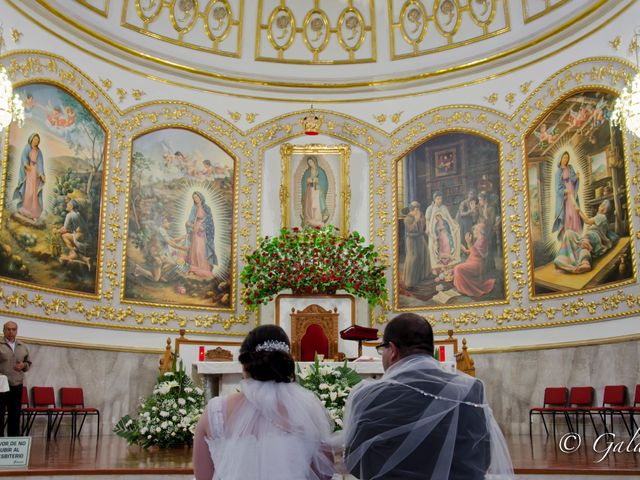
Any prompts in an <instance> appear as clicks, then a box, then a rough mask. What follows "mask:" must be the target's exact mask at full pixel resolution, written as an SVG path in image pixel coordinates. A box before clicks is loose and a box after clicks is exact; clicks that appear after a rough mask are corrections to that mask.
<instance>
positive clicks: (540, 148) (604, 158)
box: [525, 90, 634, 295]
mask: <svg viewBox="0 0 640 480" xmlns="http://www.w3.org/2000/svg"><path fill="white" fill-rule="evenodd" d="M614 102H615V96H614V95H613V94H611V93H609V92H604V91H597V90H587V91H582V92H579V93H576V94H574V95H571V96H569V97H567V98H565V99H563V100H562V101H560V102H559V103H558V104H557V105H556V106H554V107H553V108H551V109H550V111H548V112H547V113H546V114H545V116H544V117H543V118H541V120H540V121H539V122H538V124H537V125H536V126H534V128H533V129H532V130H531V131H530V132H529V133H528V135H527V136H526V140H525V141H526V158H527V168H526V172H527V175H528V176H529V181H528V182H527V184H528V188H529V202H528V205H529V235H530V240H531V241H530V242H529V243H530V245H531V252H530V255H531V261H530V262H529V265H530V266H531V277H532V279H533V282H532V284H531V286H530V288H531V293H532V294H533V295H554V294H561V293H569V292H584V291H586V290H589V289H593V288H599V287H603V286H608V285H610V286H613V285H618V284H619V283H620V282H626V281H630V280H631V279H632V278H633V276H634V273H633V265H632V264H633V262H632V259H631V248H632V246H631V241H630V236H631V234H630V225H629V213H628V212H629V207H628V194H627V188H626V167H625V161H624V145H623V139H622V135H621V132H620V130H619V129H618V128H616V127H614V126H613V125H611V123H610V120H609V117H610V112H611V111H612V109H613V103H614ZM550 126H552V127H550Z"/></svg>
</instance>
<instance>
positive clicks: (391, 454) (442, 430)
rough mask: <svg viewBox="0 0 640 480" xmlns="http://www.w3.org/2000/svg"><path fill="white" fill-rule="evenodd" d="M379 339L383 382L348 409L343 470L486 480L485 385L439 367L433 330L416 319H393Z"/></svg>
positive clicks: (368, 385) (368, 387)
mask: <svg viewBox="0 0 640 480" xmlns="http://www.w3.org/2000/svg"><path fill="white" fill-rule="evenodd" d="M383 340H384V341H383V342H382V343H381V344H380V345H378V347H377V349H378V352H379V353H380V354H381V355H382V365H383V367H384V370H385V374H384V376H383V377H382V379H380V380H378V381H371V382H361V383H362V384H363V386H362V387H361V386H360V385H358V386H357V387H356V388H355V389H354V390H353V391H352V393H351V395H350V397H349V400H348V402H347V410H346V416H345V419H346V422H347V423H346V425H345V435H346V451H345V463H346V466H347V468H348V470H349V471H350V472H351V474H353V475H354V476H355V477H357V478H359V479H374V478H384V479H385V480H391V479H396V480H400V479H402V480H409V479H438V480H444V479H448V478H454V479H456V480H475V479H484V478H485V474H486V473H487V470H488V469H489V464H490V463H491V458H490V457H491V453H490V447H491V441H492V440H496V438H491V437H492V435H493V432H494V430H493V428H494V427H495V428H498V427H497V425H496V424H495V420H493V417H492V415H491V414H490V411H489V412H488V413H487V410H489V409H488V406H487V405H486V404H485V403H484V399H483V397H484V392H483V390H484V388H483V385H482V383H481V382H480V381H479V380H475V379H473V378H472V377H469V376H467V375H461V374H451V373H447V372H445V371H444V370H442V369H441V368H440V365H439V362H437V361H436V360H435V359H434V358H433V349H434V345H433V330H432V329H431V325H429V323H428V322H427V321H426V320H425V319H424V318H422V317H420V316H418V315H416V314H413V313H405V314H401V315H399V316H397V317H395V318H394V319H393V320H391V321H390V322H389V323H388V324H387V327H386V329H385V331H384V337H383ZM497 432H498V433H497V434H496V435H495V436H496V437H497V438H499V439H502V435H501V434H500V433H499V429H498V430H497ZM504 452H506V447H505V448H504ZM505 458H506V464H507V465H508V467H509V468H510V460H509V456H508V453H506V457H505ZM500 460H503V458H501V459H500ZM507 471H508V468H507Z"/></svg>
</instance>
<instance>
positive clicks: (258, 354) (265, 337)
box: [238, 325, 295, 383]
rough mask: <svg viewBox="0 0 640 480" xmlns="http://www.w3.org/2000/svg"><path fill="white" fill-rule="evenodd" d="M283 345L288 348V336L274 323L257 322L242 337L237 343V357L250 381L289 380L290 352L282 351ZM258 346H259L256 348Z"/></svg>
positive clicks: (291, 370) (292, 369)
mask: <svg viewBox="0 0 640 480" xmlns="http://www.w3.org/2000/svg"><path fill="white" fill-rule="evenodd" d="M283 344H284V345H286V346H287V347H289V348H290V347H291V343H290V342H289V337H287V334H286V333H285V331H284V330H283V329H282V328H280V327H279V326H277V325H261V326H259V327H256V328H254V329H253V330H251V331H250V332H249V333H248V334H247V336H246V337H245V339H244V341H243V342H242V345H241V346H240V356H239V357H238V360H240V363H241V364H242V366H243V367H244V369H245V371H246V372H247V373H248V374H249V376H250V377H251V378H253V379H254V380H259V381H261V382H267V381H270V380H275V381H276V382H279V383H290V382H293V381H294V380H295V374H294V372H295V364H294V362H293V358H292V357H291V353H289V351H284V350H285V348H283ZM258 346H260V347H261V348H260V349H259V350H258V351H256V348H257V347H258ZM265 347H266V349H265ZM286 350H288V349H286Z"/></svg>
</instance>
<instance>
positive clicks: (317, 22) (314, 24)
mask: <svg viewBox="0 0 640 480" xmlns="http://www.w3.org/2000/svg"><path fill="white" fill-rule="evenodd" d="M329 28H330V27H329V17H327V14H326V13H325V12H324V10H321V9H319V8H314V9H313V10H309V12H307V15H306V16H305V18H304V21H303V22H302V39H303V40H304V44H305V45H306V47H307V49H309V51H310V52H311V53H313V61H314V62H317V61H318V55H319V53H320V52H322V51H323V50H324V49H325V48H326V47H327V44H328V43H329V34H330V33H331V32H330V30H329ZM310 31H311V32H310ZM314 35H315V36H314ZM312 36H314V37H313V38H312Z"/></svg>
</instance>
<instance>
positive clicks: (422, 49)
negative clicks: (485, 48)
mask: <svg viewBox="0 0 640 480" xmlns="http://www.w3.org/2000/svg"><path fill="white" fill-rule="evenodd" d="M399 1H400V0H389V3H388V12H389V22H390V24H389V35H390V44H391V59H392V60H400V59H403V58H410V57H415V56H419V55H426V54H430V53H436V52H439V51H442V50H445V49H449V48H455V47H460V46H463V45H468V44H470V43H476V42H479V41H482V40H485V39H487V38H491V37H495V36H497V35H501V34H503V33H506V32H508V31H509V30H510V28H511V27H510V17H509V7H508V0H476V3H477V4H478V5H480V7H476V6H475V4H474V5H472V4H471V1H469V2H467V3H466V4H464V5H461V2H460V0H433V4H432V7H431V8H432V13H431V15H429V13H428V12H427V9H426V7H425V5H424V2H423V1H420V0H405V1H404V2H403V3H402V5H401V6H400V7H399V13H398V14H395V13H394V6H395V4H396V2H399ZM500 3H502V9H500V8H499V4H500ZM396 11H397V10H396ZM499 12H501V14H500V15H498V13H499ZM396 15H397V16H396ZM465 15H466V16H468V17H470V18H471V20H472V21H473V23H475V24H476V25H478V26H479V27H481V28H482V33H481V34H479V35H476V34H471V35H472V36H469V35H470V34H469V33H468V32H467V31H466V30H465V29H461V28H460V26H461V24H462V21H463V17H464V16H465ZM429 23H432V24H433V25H434V27H435V31H436V32H437V34H438V35H439V36H440V37H441V38H442V40H441V41H440V42H436V43H434V42H433V38H432V39H431V41H429V42H428V45H426V44H425V41H426V40H425V38H426V33H427V31H428V29H429V28H430V27H429ZM396 30H399V32H400V36H401V38H402V39H403V40H404V42H405V43H406V44H407V45H409V46H410V47H411V51H407V50H406V47H405V48H402V44H400V45H396V33H395V31H396ZM443 42H444V43H443Z"/></svg>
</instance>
